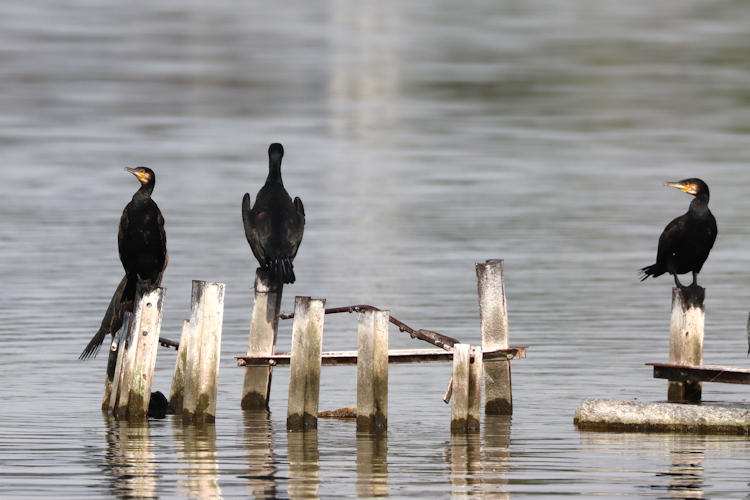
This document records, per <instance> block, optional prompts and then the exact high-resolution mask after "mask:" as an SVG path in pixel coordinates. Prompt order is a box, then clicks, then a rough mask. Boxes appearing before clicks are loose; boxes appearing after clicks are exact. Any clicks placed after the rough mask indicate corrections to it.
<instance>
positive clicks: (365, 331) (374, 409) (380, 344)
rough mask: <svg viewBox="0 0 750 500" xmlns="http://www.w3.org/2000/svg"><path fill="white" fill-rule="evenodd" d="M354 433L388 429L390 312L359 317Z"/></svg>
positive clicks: (364, 313) (365, 312) (371, 312)
mask: <svg viewBox="0 0 750 500" xmlns="http://www.w3.org/2000/svg"><path fill="white" fill-rule="evenodd" d="M358 315H359V317H358V328H357V338H358V349H357V432H380V431H384V430H385V429H386V428H387V427H388V317H389V316H390V312H389V311H363V312H360V313H358Z"/></svg>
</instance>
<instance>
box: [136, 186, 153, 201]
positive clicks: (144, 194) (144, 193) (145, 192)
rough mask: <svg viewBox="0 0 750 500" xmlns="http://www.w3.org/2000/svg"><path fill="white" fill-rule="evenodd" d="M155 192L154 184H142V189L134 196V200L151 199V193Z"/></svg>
mask: <svg viewBox="0 0 750 500" xmlns="http://www.w3.org/2000/svg"><path fill="white" fill-rule="evenodd" d="M153 191H154V183H153V182H148V183H146V184H141V187H140V188H139V189H138V191H136V192H135V194H134V195H133V199H134V200H144V199H146V198H150V197H151V193H152V192H153Z"/></svg>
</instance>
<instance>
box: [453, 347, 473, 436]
mask: <svg viewBox="0 0 750 500" xmlns="http://www.w3.org/2000/svg"><path fill="white" fill-rule="evenodd" d="M470 365H471V346H470V345H469V344H456V345H454V346H453V402H452V404H451V433H454V434H456V433H458V434H460V433H464V432H466V430H467V427H468V426H467V423H468V419H469V377H470V372H471V367H470Z"/></svg>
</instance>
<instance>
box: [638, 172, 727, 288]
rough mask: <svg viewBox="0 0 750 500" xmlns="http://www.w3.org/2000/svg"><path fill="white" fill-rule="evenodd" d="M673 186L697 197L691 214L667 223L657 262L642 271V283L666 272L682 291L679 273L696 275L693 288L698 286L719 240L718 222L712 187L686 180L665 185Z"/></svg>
mask: <svg viewBox="0 0 750 500" xmlns="http://www.w3.org/2000/svg"><path fill="white" fill-rule="evenodd" d="M664 185H665V186H670V187H673V188H677V189H679V190H681V191H684V192H686V193H688V194H691V195H693V196H694V198H693V201H691V202H690V208H689V209H688V211H687V212H686V213H685V214H683V215H681V216H679V217H677V218H676V219H674V220H673V221H672V222H670V223H669V224H667V227H665V228H664V231H663V232H662V233H661V236H660V237H659V248H658V250H657V252H656V263H655V264H652V265H650V266H646V267H644V268H643V269H641V272H642V276H641V281H643V280H645V279H646V278H648V277H649V276H653V277H654V278H655V277H657V276H661V275H662V274H664V273H669V274H671V275H672V276H674V282H675V284H676V285H677V286H678V287H681V288H682V284H681V283H680V280H679V279H677V275H678V274H684V273H688V272H692V273H693V282H692V284H691V286H696V285H697V278H698V273H699V272H700V270H701V268H702V267H703V263H704V262H706V259H707V258H708V253H709V252H710V251H711V247H713V245H714V241H715V240H716V232H717V230H716V219H715V218H714V216H713V214H712V213H711V211H710V210H709V209H708V198H709V194H708V186H707V185H706V183H705V182H703V181H702V180H700V179H695V178H693V179H684V180H681V181H678V182H665V183H664Z"/></svg>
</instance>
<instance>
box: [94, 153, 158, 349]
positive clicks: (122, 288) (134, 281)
mask: <svg viewBox="0 0 750 500" xmlns="http://www.w3.org/2000/svg"><path fill="white" fill-rule="evenodd" d="M125 170H126V171H127V172H130V173H131V174H133V175H135V176H136V178H138V181H139V182H140V183H141V187H140V188H139V189H138V191H136V192H135V194H134V195H133V198H132V199H131V200H130V203H128V204H127V205H125V209H124V210H123V211H122V217H120V229H119V231H118V234H117V246H118V250H119V253H120V261H121V262H122V267H124V268H125V276H124V277H123V278H122V280H121V281H120V284H119V285H118V286H117V289H116V290H115V293H114V294H113V295H112V299H111V300H110V302H109V306H108V307H107V311H106V313H105V314H104V318H103V319H102V323H101V325H100V326H99V330H98V331H97V332H96V334H94V337H93V338H92V339H91V341H90V342H89V343H88V345H87V346H86V348H85V349H84V350H83V352H82V353H81V355H80V357H79V359H86V358H88V357H91V356H96V353H97V351H98V350H99V347H100V346H101V344H102V342H104V338H105V337H106V336H107V333H110V334H112V335H114V334H115V332H117V330H119V329H120V327H121V326H122V321H123V317H124V314H125V312H126V311H130V312H133V307H134V304H135V300H136V295H140V294H143V293H146V292H150V291H151V290H153V289H154V288H156V287H158V286H159V284H160V283H161V278H162V275H163V274H164V269H165V268H166V267H167V261H168V260H169V257H168V255H167V235H166V233H165V232H164V217H162V215H161V211H160V210H159V207H158V206H157V205H156V203H155V202H154V200H152V199H151V193H152V192H153V190H154V184H155V183H156V175H155V174H154V171H153V170H151V169H150V168H146V167H138V168H127V167H126V168H125Z"/></svg>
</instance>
